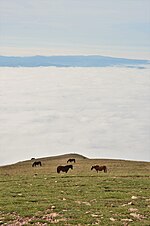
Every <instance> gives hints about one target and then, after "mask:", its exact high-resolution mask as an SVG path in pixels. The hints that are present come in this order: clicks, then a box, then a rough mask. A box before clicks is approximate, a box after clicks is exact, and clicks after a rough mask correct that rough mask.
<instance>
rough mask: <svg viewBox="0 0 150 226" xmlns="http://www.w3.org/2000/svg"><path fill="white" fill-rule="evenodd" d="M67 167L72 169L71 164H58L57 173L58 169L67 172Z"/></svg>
mask: <svg viewBox="0 0 150 226" xmlns="http://www.w3.org/2000/svg"><path fill="white" fill-rule="evenodd" d="M69 169H73V165H66V166H58V167H57V173H60V171H62V172H65V173H67V172H68V170H69Z"/></svg>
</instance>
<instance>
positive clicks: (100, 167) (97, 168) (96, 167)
mask: <svg viewBox="0 0 150 226" xmlns="http://www.w3.org/2000/svg"><path fill="white" fill-rule="evenodd" d="M92 169H95V170H96V172H97V173H98V171H103V170H104V173H107V167H106V166H99V165H96V166H92V167H91V170H92Z"/></svg>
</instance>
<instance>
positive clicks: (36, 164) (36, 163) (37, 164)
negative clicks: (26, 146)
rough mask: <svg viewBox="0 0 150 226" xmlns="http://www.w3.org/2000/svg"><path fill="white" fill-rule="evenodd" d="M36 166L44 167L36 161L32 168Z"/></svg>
mask: <svg viewBox="0 0 150 226" xmlns="http://www.w3.org/2000/svg"><path fill="white" fill-rule="evenodd" d="M35 166H42V163H41V161H36V162H34V163H33V164H32V167H35Z"/></svg>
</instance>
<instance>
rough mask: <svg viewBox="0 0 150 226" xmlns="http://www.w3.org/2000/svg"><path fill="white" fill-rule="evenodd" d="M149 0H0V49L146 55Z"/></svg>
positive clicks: (13, 52)
mask: <svg viewBox="0 0 150 226" xmlns="http://www.w3.org/2000/svg"><path fill="white" fill-rule="evenodd" d="M149 40H150V1H149V0H0V49H1V52H0V54H1V55H34V54H45V55H52V54H103V55H104V54H106V55H115V56H116V55H118V56H131V57H137V58H150V41H149Z"/></svg>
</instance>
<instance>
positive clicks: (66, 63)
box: [0, 55, 150, 69]
mask: <svg viewBox="0 0 150 226" xmlns="http://www.w3.org/2000/svg"><path fill="white" fill-rule="evenodd" d="M149 64H150V61H149V60H136V59H125V58H115V57H107V56H99V55H88V56H82V55H81V56H80V55H78V56H30V57H29V56H28V57H20V56H18V57H15V56H0V67H50V66H54V67H111V66H125V67H131V68H132V67H133V68H140V69H143V68H145V66H146V65H149Z"/></svg>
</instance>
